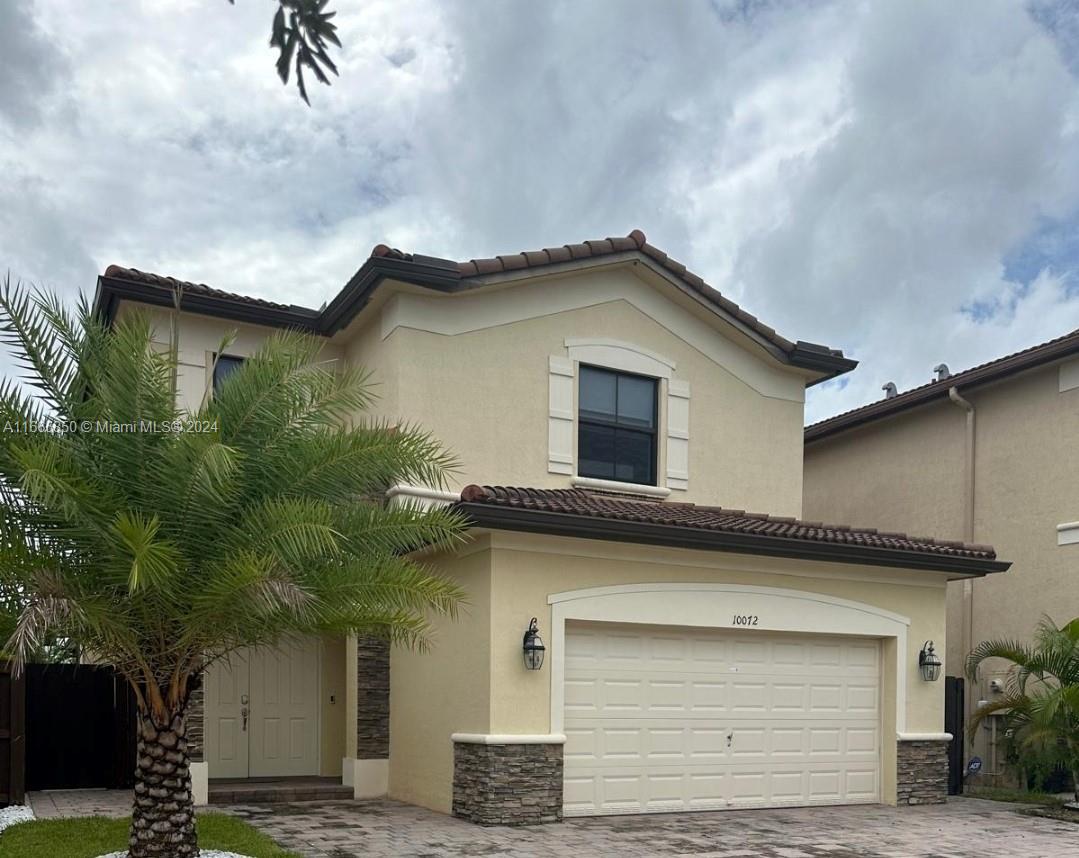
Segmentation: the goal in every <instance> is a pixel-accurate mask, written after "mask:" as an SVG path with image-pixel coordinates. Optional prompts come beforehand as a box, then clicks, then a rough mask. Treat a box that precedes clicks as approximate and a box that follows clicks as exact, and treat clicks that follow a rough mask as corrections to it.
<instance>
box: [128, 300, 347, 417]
mask: <svg viewBox="0 0 1079 858" xmlns="http://www.w3.org/2000/svg"><path fill="white" fill-rule="evenodd" d="M135 311H138V312H142V313H144V314H146V315H147V316H148V317H149V318H150V322H151V325H152V326H153V329H154V340H155V342H157V343H159V344H161V345H163V346H164V345H167V344H168V342H169V337H170V334H171V330H172V319H171V311H169V310H166V309H163V308H160V307H148V306H144V305H136V304H133V303H131V302H129V301H124V302H122V303H121V304H120V306H119V308H118V309H117V313H116V317H117V319H118V320H119V319H122V318H123V317H124V316H125V315H127V314H129V313H132V312H135ZM177 331H178V334H179V346H178V354H179V359H180V367H179V371H178V373H177V375H178V378H177V387H178V397H179V401H180V406H181V408H183V409H184V410H186V411H196V410H197V409H198V407H199V405H200V404H201V403H202V402H203V399H204V397H206V395H207V392H208V391H209V390H210V389H211V386H212V382H213V378H212V369H211V367H212V365H213V364H212V361H213V354H214V352H216V351H217V350H218V349H219V348H220V346H221V342H222V338H224V337H225V336H226V335H230V334H231V335H233V336H234V339H233V341H232V343H231V344H230V345H229V346H228V347H227V348H226V349H225V353H226V354H230V355H236V356H238V357H249V356H251V355H252V354H254V353H255V352H256V351H257V350H258V349H259V348H260V347H261V346H262V344H263V343H264V342H265V341H266V339H267V338H268V337H270V336H272V335H273V334H274V333H275V332H276V331H275V329H274V328H267V327H263V326H260V325H246V324H241V323H239V322H232V321H228V320H226V319H217V318H214V317H212V316H203V315H200V314H198V313H186V312H185V313H181V314H180V318H179V322H178V323H177ZM341 357H342V354H341V349H340V347H339V346H338V345H337V344H336V343H331V342H329V341H326V342H325V344H324V346H323V350H322V353H321V356H320V359H322V360H327V361H335V360H340V359H341Z"/></svg>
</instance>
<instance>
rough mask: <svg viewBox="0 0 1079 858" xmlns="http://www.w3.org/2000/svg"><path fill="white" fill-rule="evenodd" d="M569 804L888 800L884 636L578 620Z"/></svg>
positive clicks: (570, 676) (597, 807) (617, 809)
mask: <svg viewBox="0 0 1079 858" xmlns="http://www.w3.org/2000/svg"><path fill="white" fill-rule="evenodd" d="M565 693H566V704H565V705H566V711H565V732H566V748H565V794H564V795H565V813H566V815H567V816H592V815H596V814H612V813H655V812H664V811H683V810H713V809H718V808H735V807H771V806H781V805H807V804H848V803H855V802H876V801H879V796H880V703H879V700H880V646H879V644H878V643H877V641H874V640H861V639H848V638H840V637H827V636H821V635H785V634H775V633H771V632H760V633H752V632H728V631H714V630H706V629H690V628H684V627H665V626H642V625H613V624H609V623H579V624H569V625H567V627H566V675H565Z"/></svg>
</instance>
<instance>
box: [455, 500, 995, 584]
mask: <svg viewBox="0 0 1079 858" xmlns="http://www.w3.org/2000/svg"><path fill="white" fill-rule="evenodd" d="M453 508H454V509H456V510H459V511H460V512H462V513H464V515H465V516H466V517H467V518H468V519H469V521H470V522H471V523H472V525H473V526H476V527H486V528H491V529H494V530H516V531H524V532H528V533H544V534H549V535H552V536H570V537H578V538H582V539H601V540H607V541H614V542H633V543H638V544H644V545H664V546H669V547H674V548H687V549H694V550H701V551H726V552H731V553H736V554H757V555H765V556H769V557H786V558H793V559H798V560H815V561H821V562H832V563H847V564H859V565H863V566H886V567H892V568H903V569H916V570H924V571H932V572H948V573H951V574H953V575H958V576H964V577H980V576H983V575H989V574H994V573H997V572H1005V571H1007V569H1008V568H1009V567H1010V566H1011V563H1010V562H1007V561H1002V560H986V559H982V558H974V557H958V556H952V555H942V554H935V553H932V552H916V551H907V550H898V549H888V548H873V547H868V546H861V545H849V544H845V543H828V542H810V541H808V540H801V539H785V538H781V537H774V536H765V535H761V534H745V533H726V532H720V531H714V530H703V529H694V528H687V527H678V526H672V525H665V524H655V523H647V522H639V521H627V520H624V519H609V518H598V517H592V516H580V515H572V514H568V513H556V512H547V511H541V510H532V509H522V508H520V507H505V506H497V505H493V504H486V503H471V502H467V501H461V502H459V503H456V504H454V505H453Z"/></svg>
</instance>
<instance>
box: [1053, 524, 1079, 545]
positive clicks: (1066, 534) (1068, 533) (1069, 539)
mask: <svg viewBox="0 0 1079 858" xmlns="http://www.w3.org/2000/svg"><path fill="white" fill-rule="evenodd" d="M1076 544H1079V521H1067V522H1065V523H1064V524H1058V525H1057V545H1076Z"/></svg>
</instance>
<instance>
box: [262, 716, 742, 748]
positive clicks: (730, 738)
mask: <svg viewBox="0 0 1079 858" xmlns="http://www.w3.org/2000/svg"><path fill="white" fill-rule="evenodd" d="M245 717H246V716H245ZM733 740H734V730H731V731H730V732H729V733H728V734H727V747H728V748H729V747H730V746H731V742H732V741H733Z"/></svg>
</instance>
